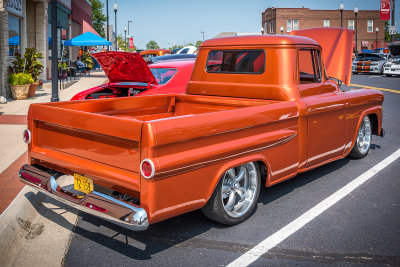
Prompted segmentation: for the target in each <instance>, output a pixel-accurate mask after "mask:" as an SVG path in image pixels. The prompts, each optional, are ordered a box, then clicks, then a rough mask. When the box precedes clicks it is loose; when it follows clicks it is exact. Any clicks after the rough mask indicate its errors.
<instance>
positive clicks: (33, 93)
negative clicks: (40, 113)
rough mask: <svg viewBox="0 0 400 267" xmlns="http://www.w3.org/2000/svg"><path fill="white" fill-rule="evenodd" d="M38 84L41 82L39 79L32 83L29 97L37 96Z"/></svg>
mask: <svg viewBox="0 0 400 267" xmlns="http://www.w3.org/2000/svg"><path fill="white" fill-rule="evenodd" d="M38 85H39V82H38V81H37V82H34V83H31V84H30V85H29V92H28V97H29V98H32V97H34V96H35V94H36V89H37V87H38Z"/></svg>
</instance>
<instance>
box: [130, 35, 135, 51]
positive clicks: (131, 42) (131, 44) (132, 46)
mask: <svg viewBox="0 0 400 267" xmlns="http://www.w3.org/2000/svg"><path fill="white" fill-rule="evenodd" d="M133 48H135V46H134V45H133V38H129V49H133Z"/></svg>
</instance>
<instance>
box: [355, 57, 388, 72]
mask: <svg viewBox="0 0 400 267" xmlns="http://www.w3.org/2000/svg"><path fill="white" fill-rule="evenodd" d="M387 61H388V56H387V55H386V54H377V53H358V54H357V57H356V59H355V60H354V61H353V64H352V67H351V71H352V72H353V73H354V74H358V73H375V74H382V73H383V65H384V64H385V63H386V62H387Z"/></svg>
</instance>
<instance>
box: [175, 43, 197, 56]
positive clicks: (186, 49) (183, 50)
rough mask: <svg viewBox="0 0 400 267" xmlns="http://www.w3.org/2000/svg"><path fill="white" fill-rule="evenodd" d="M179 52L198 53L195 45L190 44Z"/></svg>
mask: <svg viewBox="0 0 400 267" xmlns="http://www.w3.org/2000/svg"><path fill="white" fill-rule="evenodd" d="M176 53H177V54H196V53H197V48H196V47H195V46H192V45H189V46H185V47H182V48H181V49H180V50H179V51H178V52H176Z"/></svg>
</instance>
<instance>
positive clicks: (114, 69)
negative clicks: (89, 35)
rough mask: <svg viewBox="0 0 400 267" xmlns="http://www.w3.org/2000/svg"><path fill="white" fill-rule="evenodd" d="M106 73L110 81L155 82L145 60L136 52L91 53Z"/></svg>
mask: <svg viewBox="0 0 400 267" xmlns="http://www.w3.org/2000/svg"><path fill="white" fill-rule="evenodd" d="M91 56H93V57H94V58H95V59H96V60H97V61H98V62H99V64H100V66H101V68H102V69H103V70H104V72H105V73H106V75H107V77H108V79H109V80H110V83H115V82H141V83H149V84H157V81H156V79H155V78H154V75H153V73H151V71H150V69H149V67H148V66H147V64H146V62H145V61H144V59H143V58H142V56H141V55H139V54H138V53H130V52H116V51H110V52H102V53H94V54H91Z"/></svg>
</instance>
